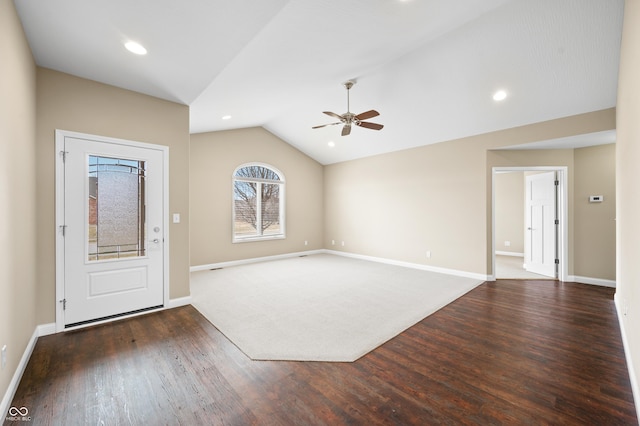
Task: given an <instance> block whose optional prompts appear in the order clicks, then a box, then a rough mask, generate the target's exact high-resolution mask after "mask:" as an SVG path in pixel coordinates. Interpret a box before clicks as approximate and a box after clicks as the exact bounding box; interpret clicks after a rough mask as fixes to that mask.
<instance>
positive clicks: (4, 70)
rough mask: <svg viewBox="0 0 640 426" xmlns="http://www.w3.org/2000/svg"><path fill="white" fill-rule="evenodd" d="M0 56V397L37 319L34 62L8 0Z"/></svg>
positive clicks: (2, 5)
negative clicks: (2, 354) (0, 351)
mask: <svg viewBox="0 0 640 426" xmlns="http://www.w3.org/2000/svg"><path fill="white" fill-rule="evenodd" d="M0 58H2V59H0V76H1V78H0V206H2V210H1V213H0V259H2V262H1V264H0V294H1V295H2V296H0V348H1V347H2V346H4V345H7V365H6V367H5V368H4V369H2V370H0V400H1V399H2V398H3V396H4V395H5V393H6V391H7V389H8V387H9V383H10V382H11V378H12V377H13V374H14V372H15V371H16V368H17V366H18V363H19V362H20V358H21V357H22V354H23V353H24V350H25V348H26V347H27V344H28V342H29V339H30V338H31V336H32V334H33V332H34V330H35V327H36V325H37V324H38V322H37V318H36V317H37V315H36V302H35V300H36V293H37V291H38V289H37V288H36V272H35V271H36V266H35V265H37V259H36V256H35V251H36V244H37V243H38V241H36V233H35V231H36V225H35V223H36V222H35V221H36V219H35V215H36V209H37V206H36V196H35V193H36V191H35V176H34V173H33V171H34V170H35V168H36V165H35V120H36V66H35V63H34V61H33V58H32V56H31V50H30V49H29V46H28V45H27V42H26V39H25V36H24V33H23V31H22V26H21V24H20V21H19V19H18V17H17V14H16V11H15V9H14V6H13V2H12V1H11V0H0ZM3 408H4V407H3ZM7 408H8V407H7ZM4 414H5V412H4V411H3V412H1V413H0V415H2V416H4ZM0 419H4V417H0Z"/></svg>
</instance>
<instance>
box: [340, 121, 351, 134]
mask: <svg viewBox="0 0 640 426" xmlns="http://www.w3.org/2000/svg"><path fill="white" fill-rule="evenodd" d="M349 133H351V124H345V125H344V127H343V128H342V136H348V135H349Z"/></svg>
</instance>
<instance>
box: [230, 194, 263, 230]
mask: <svg viewBox="0 0 640 426" xmlns="http://www.w3.org/2000/svg"><path fill="white" fill-rule="evenodd" d="M257 187H258V184H257V183H255V182H241V181H236V182H234V203H235V205H234V209H235V218H234V224H233V232H234V234H235V235H236V236H239V237H243V236H251V235H258V227H257V211H258V209H257V201H258V199H257Z"/></svg>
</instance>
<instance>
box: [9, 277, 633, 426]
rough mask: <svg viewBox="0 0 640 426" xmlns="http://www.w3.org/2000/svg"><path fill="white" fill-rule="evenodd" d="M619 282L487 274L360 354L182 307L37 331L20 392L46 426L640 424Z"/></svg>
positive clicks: (22, 402)
mask: <svg viewBox="0 0 640 426" xmlns="http://www.w3.org/2000/svg"><path fill="white" fill-rule="evenodd" d="M613 293H614V290H613V289H609V288H603V287H595V286H589V285H581V284H573V283H559V282H555V281H510V280H499V281H497V282H489V283H484V284H482V285H481V286H479V287H478V288H476V289H474V290H473V291H471V292H470V293H468V294H467V295H465V296H463V297H462V298H460V299H458V300H457V301H455V302H454V303H452V304H450V305H448V306H446V307H445V308H443V309H441V310H440V311H438V312H436V313H435V314H433V315H431V316H429V317H428V318H426V319H425V320H423V321H421V322H420V323H418V324H417V325H415V326H414V327H412V328H410V329H409V330H407V331H406V332H404V333H402V334H401V335H399V336H397V337H395V338H394V339H392V340H390V341H389V342H387V343H386V344H384V345H382V346H381V347H379V348H377V349H376V350H374V351H373V352H371V353H369V354H367V355H365V356H364V357H362V358H360V359H359V360H358V361H356V362H354V363H321V362H277V361H251V360H250V359H249V358H247V357H246V356H245V355H244V354H243V353H242V352H240V350H238V349H237V348H236V347H235V346H234V345H233V344H232V343H231V342H230V341H229V340H228V339H227V338H226V337H225V336H224V335H222V334H221V333H220V332H219V331H218V330H217V329H216V328H215V327H214V326H212V325H211V324H210V323H209V322H208V321H207V320H206V319H205V318H204V317H202V316H201V315H200V314H199V313H198V312H197V311H196V310H195V309H194V308H193V307H191V306H186V307H181V308H176V309H172V310H167V311H163V312H159V313H153V314H148V315H144V316H140V317H137V318H133V319H127V320H122V321H117V322H113V323H111V324H108V325H103V326H96V327H92V328H88V329H84V330H81V331H73V332H68V333H63V334H57V335H52V336H46V337H42V338H40V339H39V340H38V343H37V345H36V347H35V350H34V352H33V355H32V357H31V360H30V362H29V364H28V366H27V369H26V371H25V374H24V376H23V378H22V381H21V383H20V386H19V389H18V391H17V393H16V396H15V398H14V400H13V404H12V405H13V406H16V407H23V406H24V407H27V408H28V410H29V416H31V420H32V424H46V425H75V424H78V425H85V424H95V425H100V424H105V425H119V424H136V425H160V424H170V425H175V424H184V425H196V424H215V425H218V424H220V425H222V424H224V425H248V424H266V425H316V424H326V425H341V424H352V425H360V424H395V425H414V424H419V425H424V424H456V425H458V424H480V425H489V424H505V425H514V424H518V425H519V424H527V425H528V424H531V425H539V424H553V425H560V424H580V425H616V424H619V425H632V424H638V421H637V418H636V412H635V408H634V404H633V397H632V393H631V387H630V383H629V376H628V372H627V368H626V364H625V358H624V353H623V347H622V342H621V338H620V331H619V327H618V320H617V318H616V312H615V307H614V304H613ZM5 424H11V425H15V424H16V422H11V421H5Z"/></svg>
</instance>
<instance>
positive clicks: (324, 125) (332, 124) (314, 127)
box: [312, 122, 342, 129]
mask: <svg viewBox="0 0 640 426" xmlns="http://www.w3.org/2000/svg"><path fill="white" fill-rule="evenodd" d="M336 124H342V123H341V122H337V123H329V124H321V125H319V126H313V127H312V129H319V128H320V127H326V126H335V125H336Z"/></svg>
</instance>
